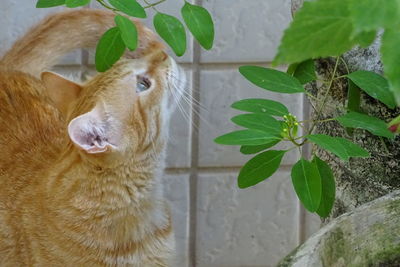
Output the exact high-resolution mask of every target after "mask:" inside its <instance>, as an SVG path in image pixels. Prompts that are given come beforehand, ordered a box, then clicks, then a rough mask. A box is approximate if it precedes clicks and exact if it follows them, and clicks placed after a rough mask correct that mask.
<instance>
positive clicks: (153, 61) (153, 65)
mask: <svg viewBox="0 0 400 267" xmlns="http://www.w3.org/2000/svg"><path fill="white" fill-rule="evenodd" d="M168 59H169V56H168V55H167V54H166V53H165V52H164V51H161V50H160V51H156V52H153V53H149V54H147V55H145V56H143V57H141V58H135V59H125V60H123V61H122V65H124V67H127V68H130V69H131V70H132V71H134V72H135V74H143V73H145V72H147V73H152V72H155V71H156V70H159V69H162V68H163V67H168V66H169V64H168V63H169V60H168Z"/></svg>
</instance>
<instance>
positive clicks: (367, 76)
mask: <svg viewBox="0 0 400 267" xmlns="http://www.w3.org/2000/svg"><path fill="white" fill-rule="evenodd" d="M347 77H348V78H349V79H350V80H352V81H353V82H354V83H355V84H356V85H357V86H358V87H360V88H361V89H362V90H363V91H365V92H366V93H367V94H368V95H369V96H371V97H373V98H375V99H378V100H379V101H381V102H382V103H384V104H385V105H386V106H388V107H389V108H391V109H394V108H395V107H396V101H395V99H394V96H393V93H392V92H391V91H390V90H389V83H388V81H387V80H386V79H385V78H384V77H382V76H381V75H379V74H376V73H375V72H371V71H365V70H359V71H356V72H353V73H350V74H349V75H347Z"/></svg>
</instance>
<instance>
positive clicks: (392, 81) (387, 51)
mask: <svg viewBox="0 0 400 267" xmlns="http://www.w3.org/2000/svg"><path fill="white" fill-rule="evenodd" d="M399 47H400V28H397V29H390V30H389V29H386V30H385V33H384V34H383V37H382V46H381V55H382V62H383V67H384V70H385V76H386V77H387V78H388V79H389V87H390V91H392V92H393V94H394V97H395V99H396V102H397V104H398V105H399V104H400V75H399V73H400V64H399V62H400V49H399Z"/></svg>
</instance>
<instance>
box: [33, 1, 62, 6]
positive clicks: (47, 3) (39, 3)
mask: <svg viewBox="0 0 400 267" xmlns="http://www.w3.org/2000/svg"><path fill="white" fill-rule="evenodd" d="M64 4H65V0H38V1H37V3H36V8H46V7H54V6H62V5H64Z"/></svg>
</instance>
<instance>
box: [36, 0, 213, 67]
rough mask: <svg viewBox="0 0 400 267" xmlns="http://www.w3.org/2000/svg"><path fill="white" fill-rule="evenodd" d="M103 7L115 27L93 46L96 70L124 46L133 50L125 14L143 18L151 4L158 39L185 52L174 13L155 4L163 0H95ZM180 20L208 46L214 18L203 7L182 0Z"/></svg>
mask: <svg viewBox="0 0 400 267" xmlns="http://www.w3.org/2000/svg"><path fill="white" fill-rule="evenodd" d="M96 1H97V2H98V3H100V4H101V5H102V6H103V7H105V8H107V9H109V10H112V11H113V12H114V13H115V23H116V27H114V28H112V29H110V30H108V31H107V32H106V33H104V35H103V36H102V37H101V39H100V40H99V43H98V45H97V48H96V56H95V62H96V69H97V71H99V72H104V71H106V70H108V69H109V68H110V67H111V66H112V65H114V63H115V62H117V61H118V60H119V59H120V58H121V56H122V55H123V54H124V52H125V51H126V49H127V48H128V49H129V50H131V51H134V50H136V48H137V46H138V39H139V38H140V37H138V31H137V29H136V26H135V24H134V23H133V22H132V21H131V20H130V19H129V17H135V18H146V17H147V12H146V9H149V8H152V9H153V10H154V11H155V12H156V14H155V16H154V18H153V23H154V28H155V30H156V31H157V33H158V34H159V35H160V37H161V38H162V39H164V41H165V42H166V43H167V44H168V45H169V46H170V47H171V48H172V50H173V51H174V52H175V54H176V55H177V56H182V55H184V54H185V52H186V30H185V27H184V25H183V23H182V22H181V21H180V20H179V19H178V18H176V17H174V16H171V15H168V14H164V13H161V12H159V11H158V10H157V8H156V6H157V5H159V4H162V3H164V2H165V1H166V0H159V1H158V2H155V3H149V2H148V1H147V0H143V1H144V3H145V4H146V5H145V6H143V5H141V4H140V3H139V2H137V1H136V0H96ZM89 3H90V0H38V1H37V4H36V7H37V8H47V7H55V6H62V5H65V6H67V7H70V8H74V7H80V6H85V5H87V4H89ZM181 14H182V17H183V19H184V22H185V24H186V26H187V28H188V29H189V31H190V32H191V33H192V34H193V36H194V38H195V39H196V40H197V41H198V42H199V44H200V45H201V46H202V47H203V48H204V49H207V50H209V49H211V48H212V46H213V43H214V22H213V20H212V17H211V15H210V13H209V12H208V11H207V10H206V9H205V8H203V7H201V6H197V5H193V4H190V3H189V2H187V1H184V6H183V7H182V10H181Z"/></svg>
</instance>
